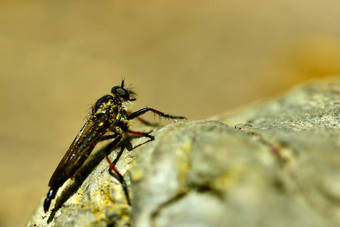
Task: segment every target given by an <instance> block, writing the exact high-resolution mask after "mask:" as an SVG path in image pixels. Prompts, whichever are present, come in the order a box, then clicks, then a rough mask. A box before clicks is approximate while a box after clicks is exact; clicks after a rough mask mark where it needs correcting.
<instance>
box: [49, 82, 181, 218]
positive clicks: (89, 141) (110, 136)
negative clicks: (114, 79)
mask: <svg viewBox="0 0 340 227" xmlns="http://www.w3.org/2000/svg"><path fill="white" fill-rule="evenodd" d="M134 96H135V93H134V92H133V91H131V90H129V89H127V88H124V80H122V83H121V85H120V86H114V87H113V88H112V89H111V94H110V95H105V96H103V97H101V98H100V99H99V100H98V101H97V102H96V103H95V104H94V105H93V106H92V111H91V113H90V114H89V117H88V120H87V121H86V123H85V124H84V126H83V128H82V129H81V130H80V131H79V133H78V135H77V136H76V138H75V139H74V141H73V142H72V144H71V146H70V147H69V149H68V150H67V152H66V154H65V155H64V157H63V158H62V160H61V161H60V163H59V165H58V166H57V168H56V170H55V171H54V173H53V175H52V177H51V179H50V181H49V183H48V186H49V187H50V190H49V191H48V193H47V196H46V199H45V201H44V211H45V213H46V212H47V211H48V210H49V207H50V205H51V202H52V200H53V199H54V198H55V196H56V194H57V191H58V189H59V188H60V187H61V186H62V185H63V184H64V183H65V182H66V181H67V180H68V179H69V178H72V177H74V175H75V173H76V172H77V170H78V169H79V168H80V167H81V166H82V165H83V164H84V162H85V160H86V159H87V158H88V157H89V155H90V153H91V152H92V150H93V149H94V147H95V146H96V144H97V143H99V142H101V141H103V140H112V141H111V142H110V144H109V145H110V146H107V149H110V151H111V150H112V149H113V148H114V147H116V146H119V145H120V144H121V143H123V141H124V140H125V139H126V138H128V134H134V135H137V136H142V137H147V138H149V139H150V140H153V139H154V137H153V136H152V135H149V134H148V133H144V132H137V131H132V130H130V129H129V121H130V120H132V119H135V118H138V119H139V116H141V115H142V114H144V113H146V112H148V111H151V112H153V113H155V114H157V115H159V116H161V117H164V118H169V119H185V117H181V116H172V115H168V114H164V113H162V112H160V111H158V110H155V109H153V108H149V107H146V108H143V109H140V110H138V111H136V112H132V113H131V112H129V111H128V110H127V109H126V107H125V104H126V103H129V102H132V101H135V100H136V99H135V98H134ZM141 121H142V122H144V123H146V121H144V120H142V119H141ZM123 149H124V148H123ZM108 153H109V151H108V150H106V151H105V155H106V160H107V161H108V163H109V165H110V167H111V169H112V170H113V171H114V172H115V173H116V175H117V177H118V178H117V179H118V180H119V182H120V183H121V184H122V187H123V189H124V192H125V195H126V197H127V201H128V203H130V200H129V197H128V190H127V186H126V183H125V180H124V178H123V176H122V175H121V174H120V173H119V171H118V170H117V169H116V167H115V165H114V164H113V163H112V162H111V161H110V159H109V158H108Z"/></svg>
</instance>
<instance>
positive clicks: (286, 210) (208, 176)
mask: <svg viewBox="0 0 340 227" xmlns="http://www.w3.org/2000/svg"><path fill="white" fill-rule="evenodd" d="M339 116H340V80H339V79H338V80H336V79H335V80H334V82H332V83H328V84H323V83H313V84H309V85H306V86H304V87H301V88H298V89H296V90H294V91H292V92H291V93H290V94H288V95H287V96H285V97H283V98H280V99H277V100H273V101H271V102H267V103H263V104H261V105H258V106H256V107H253V108H251V109H248V110H245V111H242V112H238V113H234V114H233V115H222V116H218V117H214V118H212V119H211V120H205V121H187V122H177V123H174V124H169V125H167V126H165V127H162V128H159V129H157V130H155V131H154V133H153V135H155V137H156V139H155V141H152V142H149V143H146V144H144V145H142V146H139V147H138V148H136V149H134V150H132V151H125V152H124V153H123V155H122V157H121V158H120V160H119V161H118V163H117V167H118V169H119V170H120V171H121V172H122V173H123V174H124V176H125V179H126V180H127V182H128V185H129V190H130V194H131V197H132V207H130V206H129V205H127V203H126V198H125V196H124V193H123V191H122V187H121V185H120V184H119V182H118V181H117V180H116V179H115V178H114V177H112V176H111V175H110V174H109V171H108V168H109V167H108V165H107V163H106V161H105V159H104V160H102V159H103V157H102V155H100V152H99V153H97V155H96V156H94V158H92V161H91V162H89V163H90V165H87V167H86V168H85V170H84V171H83V173H80V174H79V177H77V179H76V180H75V181H70V182H68V184H66V185H65V186H64V187H63V188H62V189H61V190H60V191H59V193H58V195H57V198H58V199H57V202H56V205H55V204H54V203H52V207H53V206H56V207H57V209H56V211H54V212H52V213H51V212H48V213H47V214H44V212H43V209H42V204H40V205H39V206H38V208H37V210H36V211H35V213H34V214H33V216H32V218H31V220H30V221H29V223H28V226H49V225H51V226H129V225H133V226H137V227H138V226H141V227H144V226H195V227H197V226H261V227H262V226H279V227H280V226H282V227H283V226H309V227H310V226H340V142H339V138H340V119H339ZM142 141H144V139H143V138H141V139H137V140H136V141H135V144H140V143H142ZM117 152H118V151H113V152H112V154H111V155H110V158H111V160H113V159H114V157H115V155H116V154H117ZM101 160H102V161H101ZM100 161H101V162H100ZM98 162H100V164H99V165H98V166H96V164H98ZM58 200H59V202H58ZM58 204H59V205H58ZM47 222H49V224H47Z"/></svg>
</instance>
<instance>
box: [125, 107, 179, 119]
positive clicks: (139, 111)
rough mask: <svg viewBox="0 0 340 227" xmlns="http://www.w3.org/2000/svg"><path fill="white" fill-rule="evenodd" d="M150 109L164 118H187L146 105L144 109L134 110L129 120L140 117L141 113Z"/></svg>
mask: <svg viewBox="0 0 340 227" xmlns="http://www.w3.org/2000/svg"><path fill="white" fill-rule="evenodd" d="M148 111H151V112H153V113H155V114H157V115H159V116H161V117H164V118H169V119H185V117H181V116H173V115H170V114H165V113H163V112H161V111H158V110H156V109H153V108H149V107H145V108H143V109H140V110H137V111H136V112H133V113H132V114H130V115H129V116H128V117H127V119H128V120H132V119H134V118H136V117H139V116H140V115H142V114H145V113H146V112H148Z"/></svg>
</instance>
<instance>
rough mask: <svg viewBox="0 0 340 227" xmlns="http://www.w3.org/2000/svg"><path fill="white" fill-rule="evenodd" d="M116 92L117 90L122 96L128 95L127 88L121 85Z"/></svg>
mask: <svg viewBox="0 0 340 227" xmlns="http://www.w3.org/2000/svg"><path fill="white" fill-rule="evenodd" d="M116 92H117V94H119V95H120V96H122V97H124V96H126V94H127V92H126V90H125V89H123V88H120V87H119V88H117V89H116Z"/></svg>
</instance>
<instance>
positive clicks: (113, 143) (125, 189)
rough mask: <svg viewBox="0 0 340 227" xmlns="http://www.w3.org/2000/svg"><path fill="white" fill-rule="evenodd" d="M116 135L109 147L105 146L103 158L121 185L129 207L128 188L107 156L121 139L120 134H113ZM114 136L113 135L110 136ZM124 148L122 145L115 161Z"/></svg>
mask: <svg viewBox="0 0 340 227" xmlns="http://www.w3.org/2000/svg"><path fill="white" fill-rule="evenodd" d="M115 135H117V136H116V139H115V140H114V141H112V142H111V143H110V144H109V145H107V146H106V147H105V149H104V150H103V151H104V152H105V158H106V161H107V162H108V163H109V166H110V168H111V169H112V170H113V171H114V172H115V174H116V175H117V179H118V181H119V182H120V183H121V184H122V187H123V190H124V193H125V196H126V200H127V202H128V204H129V205H131V202H130V196H129V191H128V188H127V184H126V182H125V180H124V177H123V176H122V174H120V172H119V171H118V169H117V168H116V166H115V164H113V163H112V162H111V160H110V159H109V157H108V155H109V154H110V152H111V150H112V149H113V148H114V147H115V146H116V145H117V144H118V143H119V142H120V141H121V139H122V135H121V134H118V133H117V134H115ZM112 136H114V135H112ZM124 148H125V146H124V145H123V146H122V147H121V149H120V152H119V153H118V155H117V157H116V159H115V160H117V161H118V160H119V158H120V156H121V155H122V153H123V151H124Z"/></svg>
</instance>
